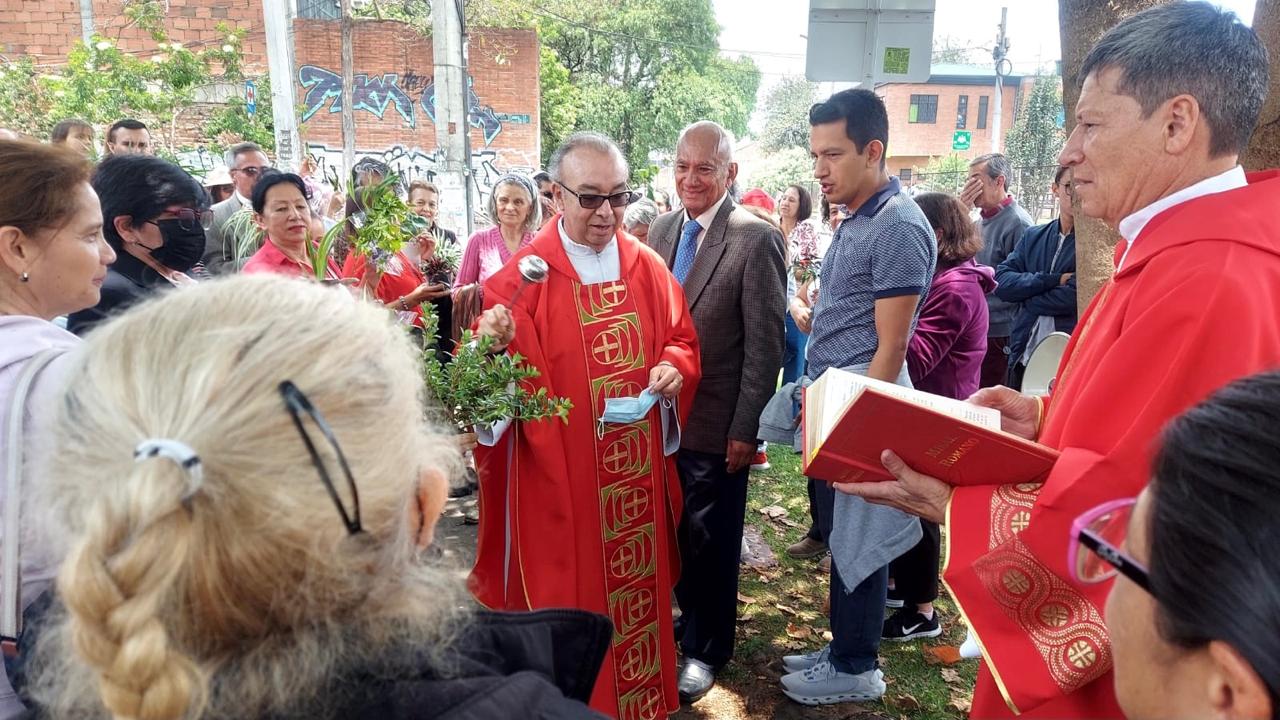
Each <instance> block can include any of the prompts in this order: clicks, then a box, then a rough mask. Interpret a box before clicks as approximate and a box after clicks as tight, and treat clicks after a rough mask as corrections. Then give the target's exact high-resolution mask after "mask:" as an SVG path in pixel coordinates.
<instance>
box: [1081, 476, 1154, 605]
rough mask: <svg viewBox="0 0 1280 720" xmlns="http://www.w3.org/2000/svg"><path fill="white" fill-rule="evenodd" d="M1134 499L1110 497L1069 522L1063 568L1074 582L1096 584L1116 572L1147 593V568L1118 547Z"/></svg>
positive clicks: (1124, 532) (1114, 574) (1134, 501)
mask: <svg viewBox="0 0 1280 720" xmlns="http://www.w3.org/2000/svg"><path fill="white" fill-rule="evenodd" d="M1137 502H1138V501H1137V499H1136V498H1127V499H1124V500H1112V501H1111V502H1107V503H1103V504H1102V505H1099V506H1098V507H1096V508H1094V509H1092V510H1090V511H1088V512H1086V513H1084V514H1083V515H1081V516H1080V517H1078V518H1076V520H1075V522H1074V523H1072V524H1071V542H1070V547H1068V549H1067V567H1068V568H1070V570H1071V575H1072V577H1073V578H1075V580H1076V581H1077V582H1080V583H1083V584H1092V583H1100V582H1103V581H1104V580H1109V579H1111V578H1113V577H1115V576H1116V574H1117V573H1118V574H1120V575H1124V576H1125V577H1127V578H1129V579H1130V580H1132V581H1133V582H1134V583H1136V584H1137V585H1138V586H1139V587H1141V588H1142V589H1143V590H1146V591H1147V592H1151V580H1150V578H1149V576H1148V573H1147V568H1146V567H1145V566H1144V565H1143V564H1142V563H1140V562H1138V561H1137V560H1134V559H1133V557H1131V556H1130V555H1128V554H1127V553H1125V552H1124V551H1123V550H1121V549H1120V548H1121V547H1122V546H1123V545H1124V538H1125V535H1126V534H1127V533H1128V529H1129V518H1130V517H1131V516H1132V515H1133V507H1134V505H1135V504H1137Z"/></svg>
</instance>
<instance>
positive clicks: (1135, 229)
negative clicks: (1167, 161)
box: [1116, 165, 1249, 271]
mask: <svg viewBox="0 0 1280 720" xmlns="http://www.w3.org/2000/svg"><path fill="white" fill-rule="evenodd" d="M1248 184H1249V181H1248V180H1246V179H1245V176H1244V168H1242V167H1240V166H1239V165H1236V166H1235V167H1233V168H1231V169H1230V170H1228V171H1226V172H1224V173H1222V174H1220V175H1214V176H1213V177H1210V178H1205V179H1204V180H1201V181H1200V182H1198V183H1196V184H1194V185H1188V186H1187V187H1184V188H1182V189H1181V190H1179V191H1177V192H1174V193H1169V194H1168V195H1165V196H1164V197H1162V198H1160V199H1159V200H1157V201H1155V202H1153V203H1151V204H1150V205H1148V206H1146V207H1144V208H1142V209H1141V210H1139V211H1137V212H1135V213H1133V214H1132V215H1130V216H1128V217H1126V218H1125V219H1123V220H1121V221H1120V227H1118V228H1117V230H1119V231H1120V237H1122V238H1124V240H1125V248H1124V255H1122V256H1120V263H1119V264H1118V265H1116V270H1117V271H1118V270H1120V268H1123V267H1124V261H1125V259H1126V258H1128V257H1129V251H1130V250H1132V249H1133V241H1134V240H1137V239H1138V236H1139V235H1141V234H1142V230H1143V229H1144V228H1146V227H1147V223H1149V222H1151V221H1152V220H1154V219H1155V217H1156V216H1157V215H1159V214H1160V213H1162V212H1164V211H1165V210H1168V209H1169V208H1171V207H1174V206H1175V205H1181V204H1182V203H1184V202H1187V201H1188V200H1194V199H1196V198H1198V197H1204V196H1205V195H1213V194H1215V193H1220V192H1227V191H1228V190H1238V189H1240V188H1242V187H1244V186H1246V185H1248Z"/></svg>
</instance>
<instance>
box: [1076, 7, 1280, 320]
mask: <svg viewBox="0 0 1280 720" xmlns="http://www.w3.org/2000/svg"><path fill="white" fill-rule="evenodd" d="M1164 2H1167V0H1108V1H1107V2H1100V0H1059V1H1058V28H1059V32H1060V33H1061V35H1062V103H1063V106H1064V107H1065V109H1066V116H1067V127H1066V130H1067V135H1070V134H1071V131H1072V130H1073V129H1074V128H1075V126H1076V120H1075V114H1076V113H1075V108H1076V101H1077V100H1079V99H1080V83H1081V82H1083V81H1084V78H1082V77H1080V66H1081V65H1083V64H1084V58H1085V56H1086V55H1088V54H1089V51H1090V50H1092V49H1093V46H1094V44H1095V43H1097V42H1098V40H1099V39H1100V38H1101V37H1102V36H1103V34H1104V33H1106V32H1107V31H1108V30H1110V29H1111V28H1113V27H1115V26H1116V25H1117V24H1119V22H1120V21H1121V20H1123V19H1124V18H1126V17H1129V16H1130V15H1134V14H1136V13H1138V12H1141V11H1143V10H1146V9H1147V8H1150V7H1154V6H1156V5H1161V4H1163V3H1164ZM1258 3H1259V7H1261V5H1262V4H1264V3H1265V4H1269V5H1275V4H1276V0H1258ZM1255 140H1256V136H1255ZM1075 211H1076V216H1075V217H1076V288H1077V290H1076V293H1077V294H1076V297H1077V301H1078V307H1079V310H1080V311H1081V312H1083V311H1084V309H1085V308H1086V307H1087V306H1088V305H1089V301H1090V300H1092V299H1093V296H1094V294H1096V293H1097V292H1098V288H1100V287H1102V284H1103V283H1104V282H1106V281H1107V278H1110V277H1111V273H1112V271H1113V270H1114V267H1115V263H1114V259H1113V258H1114V255H1115V246H1116V243H1117V242H1119V241H1120V236H1119V235H1118V234H1116V232H1115V231H1114V230H1113V229H1111V228H1109V227H1107V226H1106V225H1105V224H1104V223H1103V222H1102V221H1101V220H1097V219H1094V218H1087V217H1084V216H1083V215H1081V214H1080V203H1079V202H1078V201H1077V202H1076V204H1075Z"/></svg>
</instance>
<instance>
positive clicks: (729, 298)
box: [648, 198, 787, 455]
mask: <svg viewBox="0 0 1280 720" xmlns="http://www.w3.org/2000/svg"><path fill="white" fill-rule="evenodd" d="M683 225H684V211H683V210H677V211H674V212H669V213H666V214H665V215H662V216H660V217H659V218H658V219H657V220H654V222H653V224H652V225H651V226H650V227H649V239H648V243H649V245H650V247H652V248H653V249H654V250H656V251H657V252H658V254H659V255H661V256H662V258H663V260H665V261H666V263H667V267H668V268H670V267H671V266H672V263H674V262H675V257H676V246H677V245H678V244H679V243H680V230H681V228H682V226H683ZM783 257H785V256H784V253H783V243H782V233H780V232H778V230H777V229H776V228H774V227H773V226H771V225H769V223H766V222H764V221H763V220H761V219H759V218H757V217H755V216H754V215H752V214H751V213H749V212H747V211H745V210H741V209H739V208H738V207H737V206H736V205H734V203H733V200H732V199H730V198H726V199H725V201H724V204H723V205H721V206H720V212H718V213H717V214H716V218H715V220H714V221H712V223H711V227H710V228H708V229H707V232H706V235H705V236H704V237H703V239H702V243H701V246H700V247H699V248H698V254H697V256H696V257H695V258H694V261H693V267H692V268H691V269H690V270H689V276H688V277H687V278H686V279H685V283H684V294H685V298H686V299H687V300H688V302H689V310H690V312H691V314H692V315H693V324H694V326H695V327H696V328H697V330H698V343H699V345H700V346H701V348H702V381H701V382H700V383H699V384H698V392H697V394H696V395H695V396H694V401H693V408H692V410H691V415H690V416H689V421H688V423H686V425H685V427H684V430H683V437H682V439H681V443H680V447H681V448H682V449H685V450H694V451H697V452H704V453H711V454H715V455H724V454H725V453H726V451H727V448H728V441H729V440H730V439H733V440H741V441H743V442H750V443H754V442H756V437H757V432H758V429H759V423H760V412H761V411H762V410H763V409H764V406H765V403H766V402H768V401H769V398H770V397H771V396H772V395H773V392H774V390H775V389H777V387H778V371H779V370H780V369H781V367H782V352H783V346H784V343H785V335H786V330H785V326H784V325H783V315H784V313H785V312H786V307H785V306H786V289H787V285H786V279H785V275H786V267H785V264H784V261H783Z"/></svg>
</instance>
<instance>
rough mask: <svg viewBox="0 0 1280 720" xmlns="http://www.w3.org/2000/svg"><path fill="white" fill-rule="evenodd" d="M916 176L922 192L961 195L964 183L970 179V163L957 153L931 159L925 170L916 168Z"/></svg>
mask: <svg viewBox="0 0 1280 720" xmlns="http://www.w3.org/2000/svg"><path fill="white" fill-rule="evenodd" d="M915 176H916V178H917V183H916V184H917V186H918V187H920V189H922V190H932V191H935V192H945V193H951V194H952V195H959V194H960V188H962V187H964V181H965V180H967V179H968V178H969V161H968V160H967V159H965V158H964V157H961V156H960V155H957V154H955V153H951V154H950V155H942V156H940V157H931V158H929V164H928V165H926V166H924V168H923V169H921V168H915Z"/></svg>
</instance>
